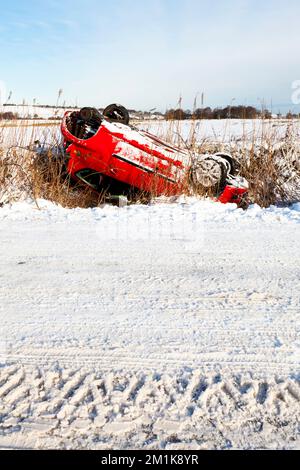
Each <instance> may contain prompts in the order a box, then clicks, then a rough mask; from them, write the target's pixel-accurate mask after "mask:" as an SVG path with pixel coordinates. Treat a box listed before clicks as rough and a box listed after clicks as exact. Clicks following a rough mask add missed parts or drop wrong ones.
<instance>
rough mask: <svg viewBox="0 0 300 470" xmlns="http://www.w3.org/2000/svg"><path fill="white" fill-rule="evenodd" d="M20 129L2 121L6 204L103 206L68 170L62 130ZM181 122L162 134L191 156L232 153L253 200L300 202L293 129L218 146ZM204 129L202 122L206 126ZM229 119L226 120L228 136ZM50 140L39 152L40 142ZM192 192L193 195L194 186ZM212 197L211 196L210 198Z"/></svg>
mask: <svg viewBox="0 0 300 470" xmlns="http://www.w3.org/2000/svg"><path fill="white" fill-rule="evenodd" d="M19 124H20V125H18V126H15V127H13V128H8V127H7V125H5V123H2V122H0V204H4V203H7V202H12V201H16V200H19V199H21V198H24V197H31V198H33V199H34V200H36V201H38V199H40V198H44V199H48V200H50V201H53V202H55V203H58V204H60V205H62V206H63V207H70V208H72V207H94V206H98V205H99V204H101V203H102V202H103V200H104V198H105V193H102V194H98V193H97V192H95V191H93V190H92V189H90V188H88V187H86V186H85V185H83V184H78V183H77V184H75V183H73V182H71V181H70V179H69V177H68V175H67V173H66V171H65V166H64V158H63V153H62V149H61V146H60V133H59V130H58V129H57V127H55V126H49V127H47V128H43V126H39V125H35V126H32V127H28V125H29V124H30V123H26V122H24V121H21V122H20V123H19ZM182 125H183V123H182V122H181V121H169V122H168V124H167V126H166V124H165V123H164V124H163V125H161V128H159V127H158V128H157V134H158V135H159V136H160V137H161V138H163V139H164V140H166V141H168V142H170V143H172V144H175V145H176V146H178V147H181V148H185V149H187V150H188V151H189V152H190V154H191V156H193V155H195V154H197V153H213V152H216V151H226V152H228V153H231V154H232V155H233V156H235V157H236V158H237V159H238V160H239V162H240V167H241V169H240V173H241V175H242V176H244V177H245V178H246V179H247V180H248V181H249V183H250V191H249V195H250V200H251V202H254V203H257V204H259V205H260V206H263V207H268V206H269V205H271V204H276V203H285V204H286V203H291V202H294V201H296V200H300V183H299V182H300V164H299V154H300V146H299V143H298V140H297V138H296V136H295V133H294V129H293V126H292V125H290V126H289V127H288V128H287V133H286V136H285V137H284V138H282V136H279V135H278V134H277V131H276V129H275V130H274V131H273V130H272V131H270V128H271V129H272V126H266V127H264V126H262V131H261V134H260V135H259V136H257V135H256V136H255V138H253V140H252V141H251V140H250V141H249V136H248V135H247V134H246V131H245V132H244V135H242V136H240V137H239V138H238V139H236V140H234V141H231V142H230V144H228V143H226V142H225V138H224V139H223V142H221V143H220V141H219V142H218V143H217V144H216V143H213V142H211V140H207V139H203V140H202V141H200V142H199V140H198V138H197V136H198V135H199V130H198V129H197V127H198V126H199V121H192V122H191V124H190V131H189V135H188V137H187V138H185V139H183V137H182ZM200 125H201V122H200ZM227 125H229V123H228V122H227V121H225V122H224V135H225V133H226V126H227ZM38 139H39V140H40V141H41V142H46V141H47V142H48V143H50V144H49V145H47V146H46V145H44V146H43V147H42V148H40V151H39V152H36V146H34V142H36V140H38ZM185 192H186V193H188V194H191V192H192V189H191V187H190V185H188V184H187V185H186V190H185ZM202 195H209V196H211V194H204V193H202ZM133 200H134V201H135V202H136V201H137V200H139V202H148V201H149V195H146V194H139V195H138V196H137V195H136V194H135V195H134V197H133Z"/></svg>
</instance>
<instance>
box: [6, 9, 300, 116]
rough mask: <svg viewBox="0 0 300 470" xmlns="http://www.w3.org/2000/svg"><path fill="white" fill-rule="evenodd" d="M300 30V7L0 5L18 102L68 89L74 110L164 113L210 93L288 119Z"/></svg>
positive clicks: (9, 80) (299, 73)
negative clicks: (116, 105) (119, 107)
mask: <svg viewBox="0 0 300 470" xmlns="http://www.w3.org/2000/svg"><path fill="white" fill-rule="evenodd" d="M299 21H300V2H299V0H288V1H286V2H284V1H279V0H263V1H262V0H259V1H258V0H226V1H224V0H222V1H219V0H213V1H212V0H210V1H207V0H151V1H149V0H147V1H146V0H140V1H134V0H107V1H104V0H87V1H83V0H60V1H57V0H44V1H42V0H40V1H38V0H26V1H25V0H24V1H21V0H11V1H10V2H9V1H7V0H0V80H2V81H4V82H5V83H6V86H7V88H8V89H9V90H12V91H13V97H12V101H14V102H21V101H22V100H23V98H24V99H25V100H26V101H28V102H32V100H33V99H34V98H36V99H37V100H38V101H39V102H40V103H55V102H56V96H57V92H58V90H59V89H60V88H62V89H63V98H62V99H63V100H66V102H67V103H68V104H75V103H76V102H77V103H78V104H79V105H94V106H104V105H106V104H108V103H110V102H121V103H123V104H124V105H126V106H128V107H130V108H137V109H150V108H154V107H157V109H160V110H165V109H166V108H167V107H170V106H175V105H176V103H177V101H178V98H179V96H180V95H181V96H182V98H183V107H185V108H191V107H192V106H193V102H194V99H195V97H196V95H197V94H199V96H200V95H201V93H202V92H203V91H204V92H205V104H206V105H211V106H218V105H226V104H228V103H230V102H231V101H232V100H233V99H235V102H236V103H242V104H254V105H257V106H260V104H259V103H260V100H264V101H265V102H266V104H267V105H268V106H269V107H270V103H271V101H272V102H273V106H274V111H277V109H278V108H280V107H281V109H282V110H286V109H287V108H288V107H289V108H293V104H292V102H291V94H292V91H291V86H292V82H293V81H294V80H299V79H300V59H299V45H300V28H299ZM199 100H200V98H199ZM233 102H234V101H233Z"/></svg>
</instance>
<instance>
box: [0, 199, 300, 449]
mask: <svg viewBox="0 0 300 470" xmlns="http://www.w3.org/2000/svg"><path fill="white" fill-rule="evenodd" d="M38 203H39V206H40V209H41V210H38V209H37V207H36V206H35V205H34V204H33V203H30V202H23V203H17V204H14V205H13V206H9V205H6V206H4V207H3V208H2V209H0V224H1V225H0V226H1V231H0V244H1V248H2V249H1V251H0V277H1V284H0V316H1V318H0V319H1V325H2V327H1V332H2V333H1V343H0V347H1V351H0V398H1V400H0V447H1V448H92V449H102V448H146V449H152V448H163V449H177V448H178V449H183V448H186V449H198V448H202V449H213V448H217V449H237V448H244V449H245V448H251V449H254V448H267V449H270V448H281V449H282V448H285V449H295V448H297V449H299V448H300V427H299V426H300V424H299V419H300V367H299V364H300V295H299V293H300V263H299V261H300V204H299V203H298V204H294V205H293V206H291V207H289V208H275V207H271V208H270V209H260V208H259V207H257V206H252V207H250V209H248V211H245V212H244V211H242V210H238V209H236V206H235V205H227V206H223V205H220V204H217V203H213V202H210V201H205V200H202V201H201V200H200V201H199V200H196V199H188V200H184V199H181V200H179V201H177V202H176V203H175V202H174V203H168V204H166V203H163V202H162V201H160V202H157V203H156V204H152V205H150V206H138V205H137V206H129V207H126V208H123V209H119V208H115V207H108V206H106V207H105V208H96V209H74V210H70V209H62V208H60V207H57V206H55V205H53V204H51V203H49V202H46V201H38Z"/></svg>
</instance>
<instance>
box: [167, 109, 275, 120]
mask: <svg viewBox="0 0 300 470" xmlns="http://www.w3.org/2000/svg"><path fill="white" fill-rule="evenodd" d="M262 117H264V118H266V119H269V118H271V117H272V114H271V113H270V111H268V110H267V109H266V110H263V111H262V110H258V109H256V108H254V107H253V106H226V107H225V108H214V109H212V108H210V107H207V108H198V109H196V110H195V111H193V112H191V111H190V110H186V111H184V110H183V109H169V110H167V112H166V114H165V118H166V119H167V120H179V121H181V120H185V119H255V118H262Z"/></svg>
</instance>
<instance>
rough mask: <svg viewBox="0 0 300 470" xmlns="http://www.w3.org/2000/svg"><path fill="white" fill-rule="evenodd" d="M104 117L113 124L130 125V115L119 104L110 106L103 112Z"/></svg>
mask: <svg viewBox="0 0 300 470" xmlns="http://www.w3.org/2000/svg"><path fill="white" fill-rule="evenodd" d="M103 116H104V117H105V118H106V119H108V120H109V121H111V122H120V123H121V124H125V125H128V124H129V113H128V111H127V109H126V108H125V107H124V106H121V105H119V104H110V105H109V106H107V107H106V108H105V109H104V111H103Z"/></svg>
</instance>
